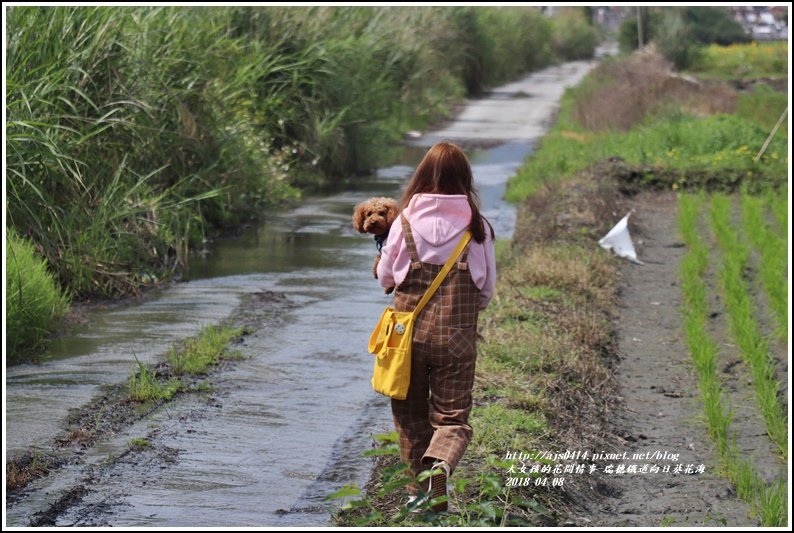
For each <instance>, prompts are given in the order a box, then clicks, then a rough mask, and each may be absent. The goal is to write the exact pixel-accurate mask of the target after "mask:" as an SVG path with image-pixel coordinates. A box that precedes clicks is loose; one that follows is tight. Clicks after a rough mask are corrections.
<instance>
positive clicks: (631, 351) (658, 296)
mask: <svg viewBox="0 0 794 533" xmlns="http://www.w3.org/2000/svg"><path fill="white" fill-rule="evenodd" d="M632 204H633V205H634V207H635V209H636V210H637V212H636V214H635V215H634V216H633V222H634V223H635V224H636V226H637V228H636V230H634V229H633V238H634V240H635V244H638V254H639V256H640V258H641V259H642V260H643V261H645V262H646V264H645V265H644V266H638V265H633V264H630V263H626V265H625V266H624V267H623V268H622V273H621V274H622V275H621V283H620V289H619V290H620V293H619V296H620V311H619V318H618V320H619V322H618V323H619V328H618V336H619V338H618V342H619V352H620V355H621V363H620V366H619V368H618V370H617V374H616V379H617V381H618V383H619V384H620V388H619V394H620V395H621V400H622V401H621V404H622V407H621V408H620V409H618V410H617V412H616V413H615V417H614V420H613V421H614V424H615V427H616V432H617V435H619V436H620V438H621V439H622V441H623V442H624V447H623V449H618V450H616V451H617V452H619V453H622V452H626V453H627V456H628V457H629V460H618V461H612V462H613V463H614V464H615V468H617V466H618V464H619V463H624V464H626V465H628V464H637V465H640V467H641V465H642V464H645V463H648V464H656V465H658V466H659V467H660V468H661V469H662V470H660V471H659V472H658V473H655V474H653V473H648V474H626V475H615V474H613V475H606V474H605V475H604V476H603V477H602V479H603V481H604V484H603V485H598V487H597V491H598V492H599V493H600V494H602V495H603V496H605V498H604V499H603V502H602V505H601V506H599V508H594V509H591V510H590V511H591V513H592V514H591V515H589V516H581V517H580V518H579V519H574V520H573V521H574V522H576V523H577V525H588V526H607V527H609V526H611V527H616V526H644V527H650V526H660V525H672V526H724V525H730V526H754V525H757V523H755V521H754V520H752V519H751V518H749V516H748V509H747V506H746V504H744V502H742V501H740V500H738V499H736V497H735V491H734V489H733V488H732V487H731V485H730V483H729V482H728V481H727V480H725V479H724V478H721V477H719V476H718V475H717V472H716V468H717V464H716V458H717V455H716V452H715V450H714V448H713V445H712V442H711V440H710V439H709V437H708V435H707V434H706V431H705V425H704V424H703V422H702V420H701V413H702V407H701V405H700V403H699V401H698V398H699V391H698V387H697V378H696V375H695V372H694V369H693V368H692V365H691V362H690V355H689V352H688V350H687V349H686V346H685V344H684V339H683V333H682V326H681V320H680V304H681V290H680V287H679V283H678V268H679V264H680V261H681V258H682V257H683V255H684V254H685V252H686V249H685V248H684V247H683V245H682V243H681V242H680V240H679V237H678V231H677V225H676V216H677V208H676V198H675V196H674V195H673V194H666V193H665V194H653V195H650V194H648V195H640V196H639V197H637V198H636V199H635V200H634V201H632ZM645 453H649V454H651V456H650V457H651V459H648V460H645V459H639V460H631V458H632V457H633V454H645ZM655 454H658V455H655ZM665 454H667V455H665ZM679 464H680V465H683V467H684V468H686V467H687V466H688V465H694V466H693V468H695V469H697V467H698V466H699V465H705V472H704V473H701V474H690V475H687V474H684V473H681V474H674V473H673V470H674V469H675V468H676V465H679ZM665 466H670V470H671V471H670V472H669V473H665V472H664V471H663V470H664V467H665ZM595 488H596V487H595V486H594V489H595Z"/></svg>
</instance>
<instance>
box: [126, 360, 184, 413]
mask: <svg viewBox="0 0 794 533" xmlns="http://www.w3.org/2000/svg"><path fill="white" fill-rule="evenodd" d="M137 367H138V368H137V370H133V372H132V374H131V375H130V378H129V380H128V381H127V391H128V397H129V399H130V400H132V401H134V402H141V403H151V402H154V403H156V402H159V401H162V400H170V399H171V398H173V396H174V394H176V393H177V392H178V391H179V389H180V388H181V387H182V383H181V381H179V380H178V379H174V378H171V379H167V380H162V379H159V378H158V377H157V371H156V370H154V369H152V368H150V367H148V366H147V365H145V364H143V363H141V362H140V361H138V364H137Z"/></svg>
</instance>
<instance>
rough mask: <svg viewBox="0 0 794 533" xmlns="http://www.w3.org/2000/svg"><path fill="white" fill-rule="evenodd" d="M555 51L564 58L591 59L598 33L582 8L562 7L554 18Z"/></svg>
mask: <svg viewBox="0 0 794 533" xmlns="http://www.w3.org/2000/svg"><path fill="white" fill-rule="evenodd" d="M553 42H554V52H555V54H556V55H557V57H558V58H560V59H563V60H574V59H590V58H592V57H593V53H594V52H595V47H596V44H598V35H597V34H596V30H595V28H594V27H593V25H592V24H590V23H589V22H588V20H587V19H586V18H585V14H584V12H583V11H582V10H581V9H575V8H574V9H570V8H569V9H562V11H561V12H560V14H559V15H557V16H556V17H555V18H554V41H553Z"/></svg>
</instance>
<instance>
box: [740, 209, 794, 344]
mask: <svg viewBox="0 0 794 533" xmlns="http://www.w3.org/2000/svg"><path fill="white" fill-rule="evenodd" d="M765 204H766V202H765V198H763V197H761V196H755V195H749V194H742V195H741V210H742V229H743V232H744V239H745V240H747V241H749V242H752V244H753V246H754V247H755V249H756V251H757V252H758V255H759V257H758V262H757V270H758V278H759V279H760V281H761V283H762V285H763V288H764V291H765V292H766V296H767V299H768V302H769V308H770V310H771V311H772V316H773V318H774V320H776V322H777V327H776V328H775V335H776V336H777V338H778V339H780V340H785V339H786V338H787V336H788V275H787V274H788V241H787V238H785V239H784V238H783V237H784V236H782V235H779V234H778V233H777V232H776V231H775V230H774V228H773V227H772V225H771V221H770V220H767V218H766V216H765V211H766V205H765ZM786 237H787V236H786Z"/></svg>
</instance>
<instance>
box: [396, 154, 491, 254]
mask: <svg viewBox="0 0 794 533" xmlns="http://www.w3.org/2000/svg"><path fill="white" fill-rule="evenodd" d="M422 193H427V194H465V195H466V198H468V200H469V206H470V207H471V222H470V223H469V229H470V230H471V235H472V238H473V239H474V240H475V241H476V242H478V243H482V242H484V241H485V225H484V224H483V220H485V219H484V217H483V216H482V215H480V208H479V203H480V198H479V195H478V194H477V189H475V188H474V177H473V176H472V172H471V163H469V158H468V157H466V154H465V153H463V150H461V149H460V147H459V146H458V145H456V144H453V143H451V142H448V141H442V142H440V143H436V144H434V145H433V146H431V147H430V149H429V150H428V151H427V153H426V154H425V156H424V157H423V158H422V161H421V162H420V163H419V166H418V167H416V171H415V172H414V175H413V177H412V178H411V181H409V182H408V186H407V187H406V189H405V192H404V193H403V197H402V200H401V202H400V203H401V204H402V207H403V208H405V207H406V206H407V205H408V202H410V201H411V198H413V196H414V195H415V194H422ZM485 222H488V221H487V220H485ZM488 226H489V227H490V229H491V238H494V231H493V227H492V226H491V224H490V222H488Z"/></svg>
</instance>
